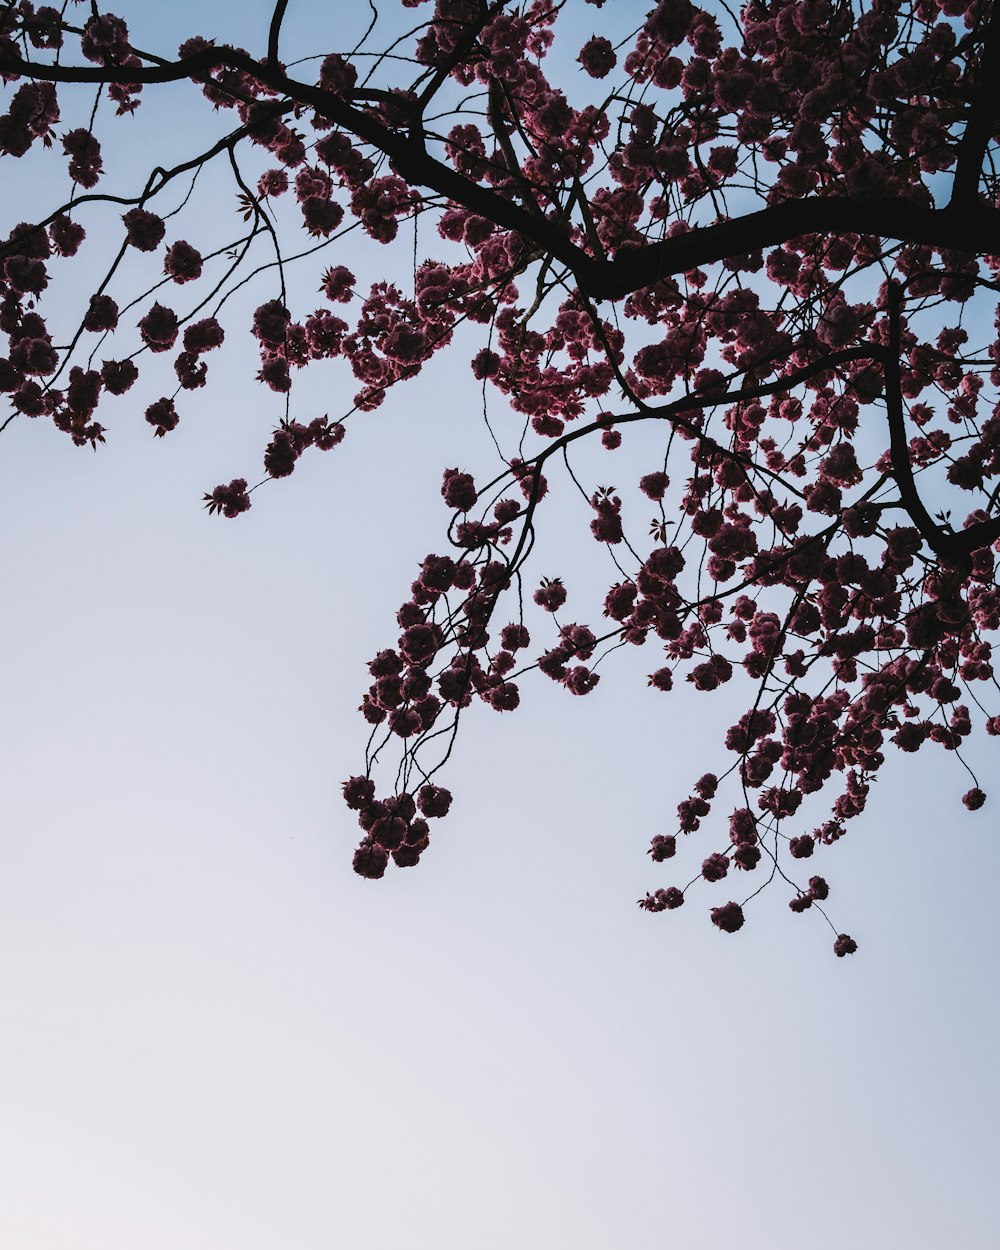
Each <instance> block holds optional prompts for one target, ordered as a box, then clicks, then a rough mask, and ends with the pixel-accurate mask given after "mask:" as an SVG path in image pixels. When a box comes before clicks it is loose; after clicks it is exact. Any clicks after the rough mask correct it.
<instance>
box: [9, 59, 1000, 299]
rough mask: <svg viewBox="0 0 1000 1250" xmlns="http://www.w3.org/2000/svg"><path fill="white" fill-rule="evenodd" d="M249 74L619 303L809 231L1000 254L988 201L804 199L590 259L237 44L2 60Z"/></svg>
mask: <svg viewBox="0 0 1000 1250" xmlns="http://www.w3.org/2000/svg"><path fill="white" fill-rule="evenodd" d="M220 67H226V68H230V69H237V70H242V71H243V72H245V73H247V74H250V75H251V76H252V77H254V78H256V79H257V80H258V81H260V82H261V83H264V84H265V85H267V86H269V87H272V88H273V89H275V90H276V91H280V92H283V93H284V94H286V95H288V96H289V97H291V98H292V99H293V100H295V101H296V102H298V103H301V104H305V105H309V106H310V107H312V108H315V109H317V110H318V111H319V112H321V113H322V114H323V115H324V116H325V117H328V118H329V119H330V120H331V121H333V122H334V123H336V124H337V125H338V126H341V127H342V128H343V129H344V130H346V131H349V132H350V133H352V134H354V135H355V136H357V138H359V139H360V140H362V141H363V142H365V143H370V144H371V145H372V146H373V147H375V148H377V149H378V150H379V151H381V152H384V153H385V154H386V156H388V157H389V159H390V161H391V162H392V165H393V167H394V168H395V169H396V171H397V172H398V173H399V174H400V176H401V177H403V178H405V179H406V180H407V181H408V182H410V183H411V184H413V185H416V186H423V187H426V188H429V189H430V190H433V191H436V192H438V193H439V194H441V195H444V196H447V197H448V199H450V200H453V201H454V202H455V203H457V204H461V205H463V206H464V207H466V208H469V209H471V210H472V211H473V212H475V213H478V214H480V215H481V216H484V217H488V218H490V219H491V220H493V221H495V222H496V223H497V225H499V226H501V227H502V228H504V229H507V230H511V231H514V232H515V233H517V234H519V235H521V236H522V237H523V238H525V239H527V240H529V241H530V242H532V243H534V244H535V245H536V246H537V247H538V248H540V249H541V250H543V251H544V252H546V253H547V254H549V255H550V256H551V257H552V258H553V259H554V260H557V261H559V262H561V263H562V264H564V265H566V266H567V268H569V269H570V270H572V272H573V275H574V277H575V279H576V281H577V283H578V284H579V285H580V287H581V289H582V290H584V291H586V292H587V294H588V295H590V296H591V297H592V298H593V299H595V300H604V299H620V298H622V297H623V296H625V295H628V294H629V293H630V292H632V291H636V290H640V289H641V288H642V287H645V286H648V285H649V284H650V283H651V282H654V281H656V280H657V278H662V277H666V276H668V275H670V274H675V273H684V272H685V271H686V270H688V269H693V268H696V267H698V266H701V265H707V264H712V263H714V262H716V261H719V260H723V259H724V258H725V257H727V256H734V255H741V254H743V253H745V252H749V251H755V250H757V249H759V248H762V247H766V246H769V245H777V244H780V243H783V242H785V241H786V240H788V239H792V238H796V237H797V236H799V235H803V234H831V233H844V232H850V233H857V234H873V235H878V236H879V237H880V238H884V239H896V240H898V241H900V242H904V243H924V244H931V245H933V246H937V247H945V248H950V249H953V250H956V251H965V252H976V253H979V254H980V255H996V254H1000V211H998V210H997V209H995V208H991V207H988V206H987V205H985V204H982V203H979V202H977V203H974V204H965V205H956V204H954V203H952V204H949V205H948V206H947V207H945V208H941V209H933V208H925V207H922V206H921V205H918V204H913V203H909V202H907V201H905V200H900V199H898V198H896V199H889V200H863V201H859V200H849V199H845V198H837V197H830V198H816V197H813V198H807V199H802V200H791V201H788V202H786V203H783V204H772V205H769V206H768V207H767V208H764V209H761V210H759V211H758V212H755V213H749V214H747V215H746V216H744V217H738V218H734V219H732V220H730V221H723V222H718V223H716V224H715V225H710V226H700V227H697V228H696V229H693V230H691V231H689V232H688V233H687V234H682V235H677V236H675V237H673V238H669V239H664V240H662V241H661V242H658V243H651V244H647V245H646V246H641V247H634V248H629V249H627V250H623V251H622V253H620V254H619V255H618V256H616V257H615V258H614V259H613V260H606V259H603V258H596V257H593V256H590V255H588V254H587V253H586V252H585V251H584V250H583V249H582V248H580V247H579V246H577V245H576V244H575V243H573V242H572V241H571V240H570V239H568V238H567V237H566V234H565V232H564V231H563V229H561V228H560V227H559V226H558V225H556V224H554V223H552V222H550V221H548V220H546V219H545V218H543V217H540V216H537V215H536V214H534V213H532V212H530V211H528V210H527V209H525V208H522V207H521V205H519V204H516V203H514V202H512V201H511V200H508V199H505V198H504V197H503V196H502V195H499V194H498V193H497V192H496V191H493V190H491V189H490V188H489V187H485V186H482V185H480V184H479V183H476V182H472V181H470V180H469V179H468V178H466V177H464V176H463V175H462V174H459V173H458V172H457V171H456V170H454V169H452V168H451V167H450V166H448V165H445V164H444V163H443V162H442V161H439V160H438V159H437V158H435V157H434V156H432V155H431V154H430V153H429V152H428V151H427V149H426V147H425V146H424V140H423V136H422V135H419V134H416V135H414V134H401V133H399V132H397V131H394V130H392V129H390V128H389V127H388V126H386V125H385V123H384V122H382V121H381V120H379V118H377V117H376V116H374V115H373V114H372V113H371V112H369V111H367V110H364V109H359V108H356V107H354V106H353V105H352V104H350V103H349V102H348V101H346V100H344V99H342V98H340V97H339V96H336V95H333V94H332V93H331V92H329V91H324V90H322V89H321V88H319V87H316V86H310V85H309V84H307V83H302V82H298V81H296V80H295V79H293V78H290V77H289V76H288V75H287V74H285V73H283V72H282V71H281V70H280V69H278V68H277V67H276V66H272V65H270V64H264V63H262V62H260V61H255V60H254V59H253V58H252V57H251V56H249V55H247V54H246V53H245V52H241V51H240V50H238V49H235V48H225V47H214V46H213V47H209V48H205V49H202V50H201V51H200V52H197V53H195V54H194V55H192V56H190V57H185V58H184V59H183V60H181V61H175V62H169V63H165V64H163V65H156V66H141V67H137V68H124V67H121V66H112V67H93V68H92V67H89V66H73V67H67V66H57V65H41V64H37V63H35V62H29V61H23V60H18V59H15V58H13V57H10V56H4V55H2V54H0V72H5V73H16V74H23V75H27V76H29V77H34V78H37V79H39V80H41V81H49V82H67V83H113V82H114V83H165V82H177V81H180V80H182V79H184V78H190V79H192V80H194V81H198V79H199V78H200V77H201V76H203V75H205V74H208V73H210V72H211V71H212V70H213V69H218V68H220Z"/></svg>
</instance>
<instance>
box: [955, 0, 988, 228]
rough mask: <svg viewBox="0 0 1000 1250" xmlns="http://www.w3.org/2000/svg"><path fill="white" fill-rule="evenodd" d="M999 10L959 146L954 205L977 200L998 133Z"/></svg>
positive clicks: (985, 47)
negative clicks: (991, 144) (985, 161)
mask: <svg viewBox="0 0 1000 1250" xmlns="http://www.w3.org/2000/svg"><path fill="white" fill-rule="evenodd" d="M998 79H1000V7H997V6H996V5H994V6H993V11H992V12H991V14H990V19H989V22H988V23H987V25H986V30H985V33H984V35H983V49H982V55H981V56H980V59H979V64H978V66H977V67H976V80H975V96H974V98H973V101H972V106H971V108H970V110H969V120H968V122H967V123H966V126H965V131H964V133H963V134H962V138H961V140H960V141H959V144H958V162H957V165H956V167H955V180H954V183H953V184H952V192H951V203H952V205H971V204H973V203H975V201H976V199H977V192H978V190H979V180H980V178H981V176H982V172H983V158H984V156H985V155H986V149H987V147H988V146H989V142H990V140H991V138H992V137H993V133H994V131H995V130H996V122H997V116H998V112H1000V92H998Z"/></svg>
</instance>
